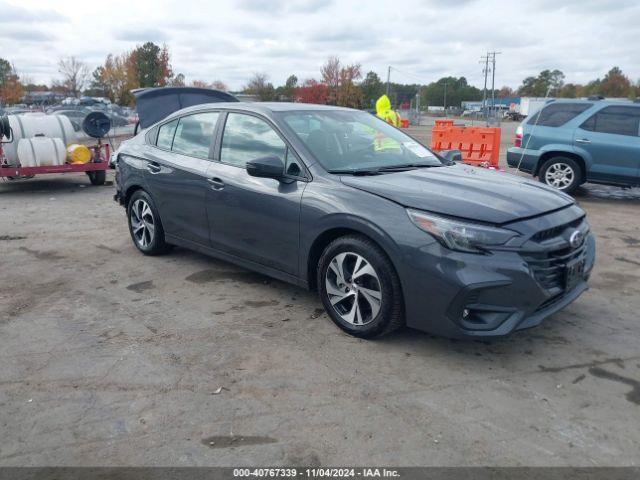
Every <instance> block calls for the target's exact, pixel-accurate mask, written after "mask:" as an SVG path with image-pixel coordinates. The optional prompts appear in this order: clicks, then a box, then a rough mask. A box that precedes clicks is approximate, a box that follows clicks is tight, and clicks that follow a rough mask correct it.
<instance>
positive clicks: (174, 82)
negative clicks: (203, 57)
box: [169, 73, 185, 87]
mask: <svg viewBox="0 0 640 480" xmlns="http://www.w3.org/2000/svg"><path fill="white" fill-rule="evenodd" d="M169 85H171V86H172V87H184V86H185V83H184V74H182V73H179V74H177V75H176V76H175V77H173V78H172V79H171V81H170V82H169Z"/></svg>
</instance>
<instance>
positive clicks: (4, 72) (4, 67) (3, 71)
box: [0, 58, 13, 85]
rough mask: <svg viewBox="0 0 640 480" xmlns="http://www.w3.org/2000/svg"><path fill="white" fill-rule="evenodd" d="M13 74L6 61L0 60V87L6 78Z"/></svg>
mask: <svg viewBox="0 0 640 480" xmlns="http://www.w3.org/2000/svg"><path fill="white" fill-rule="evenodd" d="M12 73H13V67H12V66H11V64H10V63H9V61H8V60H5V59H4V58H0V85H3V84H4V82H5V81H6V80H7V77H8V76H9V75H11V74H12Z"/></svg>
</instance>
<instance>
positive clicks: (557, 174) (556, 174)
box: [538, 157, 582, 193]
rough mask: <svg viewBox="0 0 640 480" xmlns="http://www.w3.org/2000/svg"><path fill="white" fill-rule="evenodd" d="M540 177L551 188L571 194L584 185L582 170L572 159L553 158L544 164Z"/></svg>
mask: <svg viewBox="0 0 640 480" xmlns="http://www.w3.org/2000/svg"><path fill="white" fill-rule="evenodd" d="M538 177H539V179H540V181H541V182H542V183H544V184H546V185H549V186H550V187H553V188H556V189H558V190H560V191H561V192H564V193H571V192H573V191H574V190H575V189H576V188H578V186H579V185H580V184H581V183H582V169H581V168H580V165H578V163H577V162H576V161H575V160H573V159H572V158H568V157H553V158H550V159H549V160H547V161H546V162H544V164H543V165H542V167H541V168H540V173H539V175H538Z"/></svg>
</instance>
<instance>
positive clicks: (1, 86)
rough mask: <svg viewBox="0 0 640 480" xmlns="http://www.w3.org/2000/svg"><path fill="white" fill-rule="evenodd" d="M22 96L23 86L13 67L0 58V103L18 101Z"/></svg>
mask: <svg viewBox="0 0 640 480" xmlns="http://www.w3.org/2000/svg"><path fill="white" fill-rule="evenodd" d="M23 96H24V87H23V86H22V83H21V82H20V77H19V76H18V74H17V73H16V69H15V67H14V66H13V65H11V64H10V63H9V62H8V61H7V60H5V59H4V58H0V104H13V103H18V102H20V100H22V97H23Z"/></svg>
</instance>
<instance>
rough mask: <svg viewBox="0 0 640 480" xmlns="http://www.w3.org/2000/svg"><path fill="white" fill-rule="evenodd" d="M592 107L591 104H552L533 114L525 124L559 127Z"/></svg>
mask: <svg viewBox="0 0 640 480" xmlns="http://www.w3.org/2000/svg"><path fill="white" fill-rule="evenodd" d="M592 106H593V104H592V103H564V102H563V103H552V104H550V105H547V106H546V107H544V108H543V109H542V110H540V111H538V112H536V113H534V114H533V115H532V116H531V118H530V119H529V120H527V124H529V125H541V126H543V127H560V126H562V125H564V124H565V123H567V122H568V121H570V120H573V119H574V118H576V117H577V116H578V115H580V114H581V113H582V112H584V111H586V110H588V109H589V108H591V107H592Z"/></svg>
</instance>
